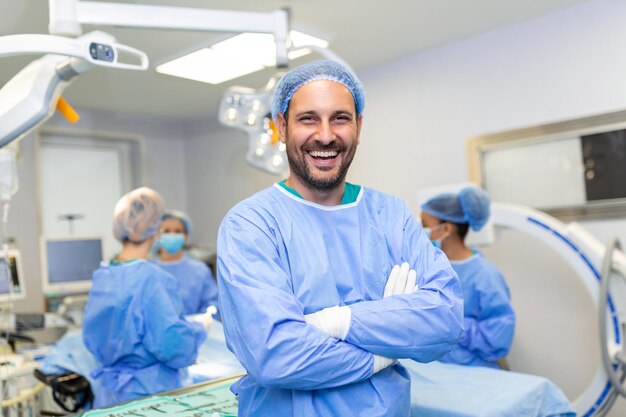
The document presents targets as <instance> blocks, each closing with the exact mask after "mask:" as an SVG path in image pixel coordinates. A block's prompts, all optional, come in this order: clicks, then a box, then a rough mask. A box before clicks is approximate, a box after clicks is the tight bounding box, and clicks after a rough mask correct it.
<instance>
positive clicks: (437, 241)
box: [423, 223, 448, 248]
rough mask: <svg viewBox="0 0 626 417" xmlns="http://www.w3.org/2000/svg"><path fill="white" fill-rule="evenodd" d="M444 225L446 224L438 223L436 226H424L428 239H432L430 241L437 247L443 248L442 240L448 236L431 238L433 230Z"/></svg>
mask: <svg viewBox="0 0 626 417" xmlns="http://www.w3.org/2000/svg"><path fill="white" fill-rule="evenodd" d="M443 226H445V223H441V224H438V225H437V226H435V227H424V228H423V229H424V233H426V237H427V238H428V239H430V241H431V242H432V244H433V245H435V247H436V248H441V242H442V241H443V240H444V239H445V238H446V237H448V236H444V237H442V238H440V239H434V240H433V239H431V236H432V233H433V231H435V230H438V229H441V228H442V227H443Z"/></svg>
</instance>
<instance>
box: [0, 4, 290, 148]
mask: <svg viewBox="0 0 626 417" xmlns="http://www.w3.org/2000/svg"><path fill="white" fill-rule="evenodd" d="M49 6H50V7H49V10H50V24H49V30H50V33H51V35H29V34H25V35H9V36H3V37H0V58H2V57H7V56H13V55H26V54H40V55H44V54H45V55H44V56H43V57H42V58H40V59H38V60H36V61H34V62H32V63H31V64H29V65H28V66H27V67H26V68H24V69H23V70H22V71H20V72H19V73H18V74H17V75H15V76H14V77H13V78H12V79H11V80H10V81H9V82H8V83H7V84H6V85H5V86H4V87H3V88H2V89H0V147H2V146H5V145H6V144H8V143H10V142H12V141H14V140H17V139H21V138H23V137H24V136H25V135H26V134H28V133H29V132H30V131H32V130H33V129H35V128H36V127H37V126H39V125H40V124H41V123H43V122H44V121H46V120H47V119H48V118H49V117H50V116H51V115H52V114H53V113H54V110H55V109H56V108H58V109H59V110H62V111H65V114H66V116H69V118H70V119H72V118H73V119H74V120H75V119H76V118H77V115H76V113H75V112H73V111H72V109H71V108H70V107H69V106H68V105H67V103H65V102H64V101H63V100H60V97H61V93H62V92H63V90H64V89H65V88H66V87H67V86H68V85H69V84H70V83H71V82H72V81H73V80H74V79H75V78H76V77H77V76H78V75H80V74H82V73H84V72H85V71H88V70H89V69H91V68H93V67H94V66H103V67H110V68H119V69H139V70H145V69H147V67H148V58H147V56H146V54H145V53H143V52H141V51H138V50H137V49H134V48H131V47H129V46H126V45H122V44H119V43H117V42H115V39H114V38H113V37H112V36H111V35H108V34H106V33H104V32H92V33H90V34H87V35H84V36H81V24H91V25H108V26H116V27H130V28H151V29H167V30H193V31H211V32H235V33H240V32H253V33H270V34H272V35H273V36H274V39H275V41H276V65H277V66H279V67H280V66H286V65H287V63H288V57H287V46H288V43H289V36H288V34H289V12H288V11H287V10H275V11H273V12H271V13H257V12H245V11H227V10H210V9H200V8H184V7H164V6H152V5H136V4H122V3H106V2H89V1H80V0H49ZM120 53H121V55H123V56H125V57H129V58H131V59H136V60H137V61H138V62H120V60H119V59H118V58H119V56H120Z"/></svg>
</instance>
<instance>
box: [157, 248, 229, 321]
mask: <svg viewBox="0 0 626 417" xmlns="http://www.w3.org/2000/svg"><path fill="white" fill-rule="evenodd" d="M153 262H154V263H155V264H157V265H158V266H160V267H161V268H163V269H165V270H166V271H167V272H169V273H170V274H172V275H173V276H174V278H176V279H178V286H179V287H180V299H181V301H182V302H183V311H184V312H185V314H186V315H187V314H202V313H204V312H206V308H207V307H208V306H210V305H214V306H215V307H217V282H216V281H215V280H214V279H213V274H212V273H211V270H210V269H209V267H208V266H207V265H206V264H205V263H203V262H200V261H198V260H196V259H192V258H190V257H188V256H187V255H184V256H183V257H182V258H181V259H180V260H178V261H162V260H160V259H155V260H154V261H153Z"/></svg>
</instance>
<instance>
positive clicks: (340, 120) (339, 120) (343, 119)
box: [333, 114, 352, 124]
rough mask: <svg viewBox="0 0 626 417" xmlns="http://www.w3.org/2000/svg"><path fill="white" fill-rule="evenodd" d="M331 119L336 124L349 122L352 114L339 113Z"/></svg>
mask: <svg viewBox="0 0 626 417" xmlns="http://www.w3.org/2000/svg"><path fill="white" fill-rule="evenodd" d="M333 121H334V122H335V123H337V124H344V123H350V122H351V121H352V116H350V115H349V114H339V115H337V116H335V117H334V118H333Z"/></svg>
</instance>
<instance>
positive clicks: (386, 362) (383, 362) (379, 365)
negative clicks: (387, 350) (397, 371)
mask: <svg viewBox="0 0 626 417" xmlns="http://www.w3.org/2000/svg"><path fill="white" fill-rule="evenodd" d="M394 363H396V360H395V359H390V358H387V357H385V356H380V355H374V373H376V372H379V371H382V370H383V369H385V368H387V367H389V366H391V365H393V364H394Z"/></svg>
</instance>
